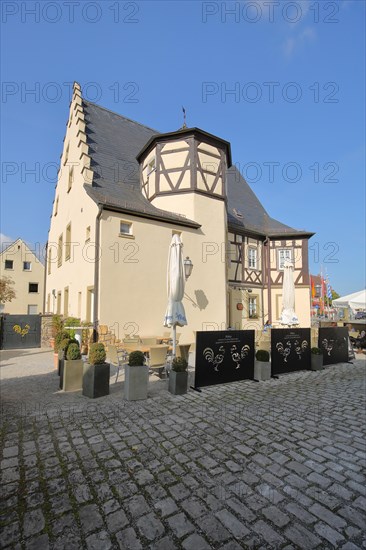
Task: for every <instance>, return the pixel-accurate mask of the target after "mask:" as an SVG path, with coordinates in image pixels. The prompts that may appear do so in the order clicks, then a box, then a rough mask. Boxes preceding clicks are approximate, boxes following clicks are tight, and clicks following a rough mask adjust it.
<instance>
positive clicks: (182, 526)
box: [167, 513, 195, 538]
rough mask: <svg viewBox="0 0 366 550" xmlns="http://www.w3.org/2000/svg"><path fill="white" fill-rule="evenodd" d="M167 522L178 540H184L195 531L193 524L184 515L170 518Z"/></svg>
mask: <svg viewBox="0 0 366 550" xmlns="http://www.w3.org/2000/svg"><path fill="white" fill-rule="evenodd" d="M167 522H168V524H169V526H170V527H171V529H172V530H173V532H174V534H175V535H176V536H177V537H178V538H182V537H184V536H185V535H188V533H192V531H194V530H195V528H194V526H193V525H192V523H191V522H190V521H188V519H187V516H186V515H185V514H183V513H181V514H176V515H175V516H171V517H169V518H168V519H167Z"/></svg>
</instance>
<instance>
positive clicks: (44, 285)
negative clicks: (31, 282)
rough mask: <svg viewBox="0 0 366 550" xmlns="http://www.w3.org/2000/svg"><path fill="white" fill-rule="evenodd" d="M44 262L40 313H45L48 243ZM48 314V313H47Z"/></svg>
mask: <svg viewBox="0 0 366 550" xmlns="http://www.w3.org/2000/svg"><path fill="white" fill-rule="evenodd" d="M45 253H46V254H45V260H44V275H43V306H42V307H43V309H42V313H46V282H47V269H48V267H47V258H48V241H47V242H46V246H45ZM47 313H49V311H47Z"/></svg>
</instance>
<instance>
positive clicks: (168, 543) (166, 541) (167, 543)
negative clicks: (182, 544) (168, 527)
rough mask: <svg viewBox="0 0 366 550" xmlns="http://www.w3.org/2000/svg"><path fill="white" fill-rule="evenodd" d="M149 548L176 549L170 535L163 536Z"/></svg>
mask: <svg viewBox="0 0 366 550" xmlns="http://www.w3.org/2000/svg"><path fill="white" fill-rule="evenodd" d="M149 548H150V550H176V548H177V546H176V544H175V542H174V541H173V540H172V539H171V538H170V537H163V538H162V539H159V540H158V541H156V542H155V543H153V544H151V545H150V546H149Z"/></svg>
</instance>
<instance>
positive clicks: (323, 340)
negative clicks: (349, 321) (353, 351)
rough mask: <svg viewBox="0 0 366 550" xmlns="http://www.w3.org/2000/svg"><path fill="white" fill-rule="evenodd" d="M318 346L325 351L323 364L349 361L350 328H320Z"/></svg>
mask: <svg viewBox="0 0 366 550" xmlns="http://www.w3.org/2000/svg"><path fill="white" fill-rule="evenodd" d="M318 338H319V339H318V347H319V348H320V349H321V350H322V352H323V365H334V364H335V363H347V361H348V328H347V327H323V328H319V337H318Z"/></svg>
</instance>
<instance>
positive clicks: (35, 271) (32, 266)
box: [0, 239, 44, 315]
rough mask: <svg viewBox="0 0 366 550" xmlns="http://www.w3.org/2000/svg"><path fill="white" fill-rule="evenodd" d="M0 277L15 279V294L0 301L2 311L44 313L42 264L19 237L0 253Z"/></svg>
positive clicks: (12, 313)
mask: <svg viewBox="0 0 366 550" xmlns="http://www.w3.org/2000/svg"><path fill="white" fill-rule="evenodd" d="M0 265H1V277H8V278H10V279H11V280H12V281H14V286H13V287H12V288H13V290H14V291H15V294H16V297H15V298H14V299H13V300H12V301H11V302H6V303H5V304H1V306H0V307H1V313H8V314H10V315H14V314H17V315H34V314H38V313H42V312H43V296H44V266H43V264H42V262H41V261H40V260H39V259H38V258H37V256H36V254H35V253H34V252H33V251H32V250H31V249H30V248H29V247H28V245H27V244H26V243H25V242H24V241H23V240H22V239H17V240H16V241H14V242H13V243H9V245H8V246H6V247H4V250H3V251H2V252H1V253H0Z"/></svg>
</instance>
